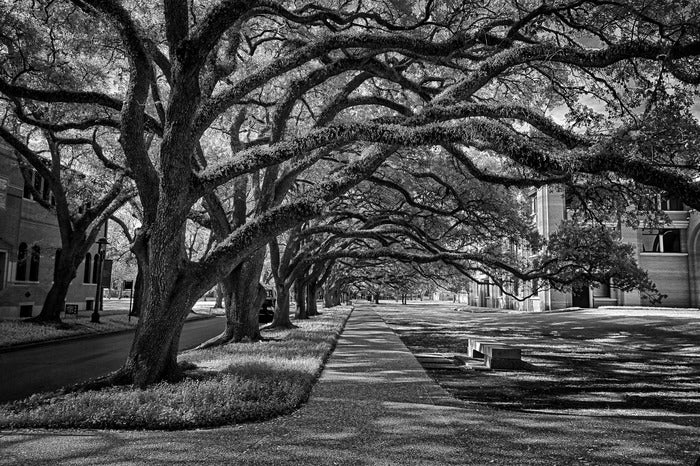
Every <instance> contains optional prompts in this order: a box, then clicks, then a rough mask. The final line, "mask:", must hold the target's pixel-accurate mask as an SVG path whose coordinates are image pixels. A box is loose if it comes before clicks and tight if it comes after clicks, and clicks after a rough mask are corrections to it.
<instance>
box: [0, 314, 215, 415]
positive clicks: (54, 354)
mask: <svg viewBox="0 0 700 466" xmlns="http://www.w3.org/2000/svg"><path fill="white" fill-rule="evenodd" d="M223 326H224V322H223V318H222V317H214V318H211V319H201V320H192V321H187V322H186V323H185V327H184V328H183V330H182V336H181V338H180V350H185V349H189V348H193V347H195V346H197V345H198V344H200V343H202V342H204V341H206V340H208V339H209V338H212V337H214V336H216V335H218V334H219V333H221V331H222V330H223ZM132 339H133V332H127V333H119V334H111V335H105V336H100V337H94V338H87V339H79V340H72V341H65V342H59V343H52V344H48V345H42V346H37V347H32V348H27V349H22V350H17V351H9V352H6V353H0V402H4V401H10V400H17V399H20V398H24V397H27V396H29V395H31V394H33V393H37V392H42V391H48V390H56V389H58V388H60V387H63V386H65V385H72V384H75V383H78V382H82V381H84V380H88V379H91V378H94V377H99V376H101V375H105V374H108V373H109V372H112V371H114V370H117V369H119V367H121V365H122V364H123V363H124V360H125V359H126V356H127V354H128V352H129V348H130V347H131V342H132Z"/></svg>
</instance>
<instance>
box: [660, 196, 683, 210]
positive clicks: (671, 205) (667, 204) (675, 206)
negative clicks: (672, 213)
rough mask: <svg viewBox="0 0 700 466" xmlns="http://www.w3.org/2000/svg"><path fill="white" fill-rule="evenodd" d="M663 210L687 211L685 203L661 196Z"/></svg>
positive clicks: (675, 198) (674, 198)
mask: <svg viewBox="0 0 700 466" xmlns="http://www.w3.org/2000/svg"><path fill="white" fill-rule="evenodd" d="M661 210H685V208H684V207H683V201H681V200H680V199H678V198H677V197H671V196H661Z"/></svg>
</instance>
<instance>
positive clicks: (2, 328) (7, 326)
mask: <svg viewBox="0 0 700 466" xmlns="http://www.w3.org/2000/svg"><path fill="white" fill-rule="evenodd" d="M136 321H137V319H135V318H133V317H132V318H131V322H129V318H128V315H127V313H126V312H118V313H102V314H101V315H100V323H99V324H96V323H93V322H90V311H82V312H81V313H80V315H78V317H73V316H69V317H66V318H64V319H63V324H61V325H55V324H35V323H31V322H25V321H23V320H17V319H13V320H0V347H7V346H13V345H20V344H23V343H34V342H39V341H46V340H55V339H59V338H70V337H74V336H77V335H87V334H91V333H110V332H117V331H120V330H128V329H132V328H134V327H136Z"/></svg>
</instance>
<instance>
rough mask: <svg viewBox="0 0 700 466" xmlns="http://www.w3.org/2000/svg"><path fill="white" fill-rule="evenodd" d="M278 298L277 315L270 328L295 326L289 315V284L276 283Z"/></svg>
mask: <svg viewBox="0 0 700 466" xmlns="http://www.w3.org/2000/svg"><path fill="white" fill-rule="evenodd" d="M275 289H276V291H277V299H276V300H275V316H274V317H273V319H272V323H271V324H270V325H269V328H294V327H296V325H294V324H293V323H292V320H291V319H290V315H289V294H290V293H289V286H285V285H284V284H281V285H275Z"/></svg>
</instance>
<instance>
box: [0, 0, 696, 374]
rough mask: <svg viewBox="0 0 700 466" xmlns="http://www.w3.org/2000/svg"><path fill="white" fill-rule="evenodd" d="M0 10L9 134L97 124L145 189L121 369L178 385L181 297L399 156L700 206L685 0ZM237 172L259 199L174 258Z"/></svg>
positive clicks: (692, 37)
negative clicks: (210, 199) (210, 239)
mask: <svg viewBox="0 0 700 466" xmlns="http://www.w3.org/2000/svg"><path fill="white" fill-rule="evenodd" d="M0 8H1V9H0V16H1V17H2V18H3V21H2V23H1V24H2V25H1V26H0V39H1V40H0V43H1V44H2V45H0V47H1V48H0V60H1V61H2V63H3V67H2V71H1V75H0V94H1V95H2V96H3V99H2V102H3V106H4V108H5V109H7V110H8V112H7V113H6V117H5V120H4V123H3V125H4V126H5V127H12V128H11V129H12V131H13V132H14V133H17V132H20V133H21V134H29V133H31V132H32V131H34V130H36V129H43V130H47V131H52V132H54V133H56V134H58V135H61V136H66V137H68V136H71V137H78V136H83V137H84V136H86V135H88V134H89V135H92V134H95V136H94V137H95V138H97V140H99V141H103V142H104V144H105V145H106V144H107V141H109V142H111V143H112V144H110V146H111V145H113V146H114V148H115V149H114V150H113V151H112V152H111V153H110V155H109V157H111V158H112V160H113V161H114V162H115V163H117V162H123V163H124V166H125V169H126V171H127V173H128V174H129V176H130V177H131V178H132V179H133V181H134V183H135V186H136V189H137V191H138V195H139V200H140V203H141V205H142V208H143V222H144V224H143V228H142V229H141V230H140V232H139V235H138V236H139V237H138V238H136V241H137V242H139V244H142V245H143V249H142V253H141V257H142V261H143V262H144V264H145V265H146V266H147V270H146V273H145V276H146V279H145V281H146V283H147V288H148V291H147V297H148V299H147V300H146V302H145V308H144V310H143V313H142V316H141V319H140V321H139V328H138V331H137V335H136V339H135V342H134V346H133V348H132V352H131V355H130V356H129V359H128V360H127V362H126V364H125V366H124V368H123V370H122V371H120V373H119V377H118V378H119V380H126V381H129V382H136V383H138V384H141V385H145V384H148V383H151V382H154V381H156V380H160V379H163V378H171V377H175V376H176V375H177V366H176V360H175V354H176V348H177V340H178V337H179V331H180V327H181V325H182V322H183V321H184V317H185V313H186V310H187V309H188V308H189V306H191V304H192V303H193V302H194V300H196V299H197V298H198V297H199V296H200V295H201V294H203V293H204V292H205V291H206V290H208V289H210V288H211V287H212V286H213V285H214V284H215V283H216V282H217V280H218V279H219V277H221V276H224V275H226V274H228V273H230V272H231V271H232V270H234V269H235V268H236V267H238V266H239V265H241V264H242V263H243V262H245V261H246V259H247V258H249V257H251V255H252V254H254V253H255V252H256V251H259V250H260V248H262V247H264V246H265V245H266V244H268V243H269V242H270V241H272V240H274V238H276V236H277V235H279V234H280V233H282V232H284V231H286V230H288V229H289V228H292V227H294V226H296V225H299V224H301V223H303V222H305V221H309V220H311V219H314V218H318V217H319V216H324V215H326V214H327V213H328V209H329V206H330V205H332V204H333V202H334V201H335V200H336V199H338V198H339V197H340V196H342V195H344V194H345V193H347V192H348V191H349V190H351V189H353V188H354V187H356V186H357V185H358V184H359V183H361V182H363V181H365V180H367V179H369V178H371V177H372V176H374V174H375V172H377V170H379V169H380V168H381V170H380V171H379V172H378V173H380V174H381V173H383V171H382V170H385V169H386V168H387V167H391V164H392V159H394V158H396V157H400V158H403V157H404V154H407V153H413V151H417V152H420V153H422V154H423V156H424V157H426V159H429V160H449V161H450V162H449V163H450V164H453V165H454V166H456V167H459V170H461V171H463V172H464V173H468V174H469V175H470V176H471V177H473V178H474V179H477V180H480V181H482V182H486V183H490V184H492V185H499V186H504V187H527V186H541V185H543V184H547V183H553V182H558V183H572V182H575V181H576V179H577V178H576V177H577V176H579V175H582V174H583V175H590V176H593V177H603V178H605V177H607V178H609V179H610V178H611V176H610V175H611V174H614V177H612V178H614V180H613V181H615V182H617V183H623V184H624V183H625V182H629V183H632V182H634V183H640V184H644V185H648V186H652V187H655V188H658V189H661V190H664V191H667V192H669V193H671V194H673V195H676V196H678V197H681V198H683V200H684V202H685V203H686V204H688V205H690V206H693V207H696V208H700V195H699V193H700V177H699V176H698V174H699V173H698V169H699V168H700V167H698V164H697V153H698V151H697V142H698V138H697V134H698V127H697V121H696V120H695V118H694V117H693V115H692V110H693V105H694V98H695V93H696V86H697V84H698V83H700V74H698V71H697V70H698V69H700V68H698V66H697V65H698V57H699V56H700V28H699V27H698V25H699V21H698V15H699V13H700V10H699V8H700V7H699V6H698V5H697V4H695V3H692V2H684V1H677V2H663V3H658V4H646V3H641V2H637V1H632V0H629V1H628V0H625V1H619V2H609V1H598V0H562V1H555V2H547V3H539V2H532V1H524V2H522V1H515V0H497V1H494V2H471V1H466V2H465V1H461V2H451V1H445V2H434V1H432V0H428V1H421V2H415V3H412V4H408V3H402V2H394V1H392V2H375V1H364V0H357V1H352V2H345V1H336V0H328V1H322V2H314V3H303V4H302V3H299V2H292V1H272V0H258V1H253V0H249V1H244V0H221V1H217V2H202V1H186V0H164V1H163V2H162V3H161V2H158V3H154V4H150V3H148V4H143V3H141V2H135V1H131V0H122V1H119V0H72V1H69V0H63V1H50V2H49V1H34V2H26V1H21V0H17V1H14V2H5V3H4V4H3V5H2V7H0ZM9 65H11V66H9ZM679 123H680V124H679ZM664 141H669V142H671V143H669V144H665V143H664ZM446 166H451V165H446ZM247 176H250V177H253V178H254V180H255V181H256V186H257V188H256V189H260V190H261V193H260V194H261V197H260V198H259V204H258V205H257V207H256V209H255V211H254V212H251V214H250V215H246V217H245V219H244V221H243V222H239V223H238V224H235V225H234V228H231V229H230V231H229V232H227V233H226V235H225V237H222V238H220V239H219V240H218V241H217V243H216V244H215V245H214V246H213V247H212V248H211V249H210V250H209V251H208V252H207V253H206V254H205V255H203V256H202V257H200V258H198V259H197V260H189V259H187V258H186V255H185V243H184V241H185V226H186V222H187V219H188V218H189V216H190V213H191V211H192V208H193V207H194V206H195V205H196V204H197V203H199V202H200V199H202V198H206V197H207V196H211V195H212V193H214V194H216V193H219V194H220V192H221V190H229V189H232V186H234V185H235V183H236V180H240V179H242V178H243V177H247ZM406 176H408V175H406ZM410 178H411V179H420V178H421V177H420V176H417V178H416V174H415V173H414V174H411V175H410ZM309 180H313V181H314V182H313V183H311V184H308V187H307V188H306V189H298V190H290V189H289V187H290V186H292V185H294V184H295V183H297V184H298V183H303V182H305V181H309ZM435 182H436V183H438V184H439V181H438V180H435ZM402 183H403V181H402ZM395 184H396V183H395ZM569 257H571V256H569Z"/></svg>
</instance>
